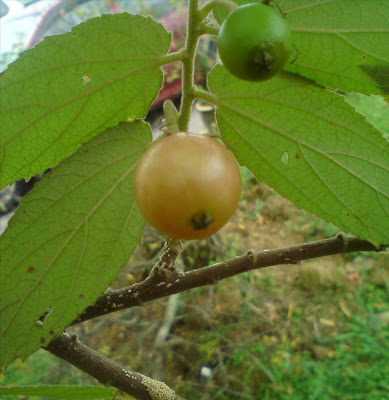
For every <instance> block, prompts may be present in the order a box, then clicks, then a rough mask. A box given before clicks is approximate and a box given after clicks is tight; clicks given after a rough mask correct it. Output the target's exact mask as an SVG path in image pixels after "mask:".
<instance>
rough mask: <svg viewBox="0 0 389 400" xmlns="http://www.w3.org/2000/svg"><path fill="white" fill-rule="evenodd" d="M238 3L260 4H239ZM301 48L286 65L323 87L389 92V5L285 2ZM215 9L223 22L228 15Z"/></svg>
mask: <svg viewBox="0 0 389 400" xmlns="http://www.w3.org/2000/svg"><path fill="white" fill-rule="evenodd" d="M235 2H236V3H237V4H239V5H242V4H248V3H255V2H258V3H260V2H261V1H260V0H256V1H253V0H236V1H235ZM277 5H278V6H279V7H280V9H281V10H282V11H283V13H285V14H286V19H287V20H288V23H289V25H290V28H291V31H292V38H293V42H294V43H295V45H296V48H297V54H296V56H297V60H296V61H295V62H294V63H293V64H292V63H288V64H286V66H285V69H286V70H287V71H291V72H297V73H298V74H300V75H302V76H305V77H307V78H310V79H313V80H315V81H316V82H317V83H318V84H320V85H323V86H326V87H331V88H335V89H342V90H344V91H347V92H352V91H354V92H361V93H364V94H366V95H370V94H383V95H385V96H386V98H387V94H388V91H389V81H388V79H387V76H388V57H387V55H388V54H389V40H388V34H389V29H388V26H389V4H388V2H387V1H386V0H369V1H366V0H354V1H342V0H336V1H331V2H328V1H316V2H312V1H310V0H279V1H277ZM227 14H228V13H227V12H226V11H225V10H223V9H221V8H220V7H219V8H218V9H216V10H215V11H214V15H215V17H216V19H217V21H218V22H219V23H221V22H222V21H223V20H224V19H225V18H226V16H227Z"/></svg>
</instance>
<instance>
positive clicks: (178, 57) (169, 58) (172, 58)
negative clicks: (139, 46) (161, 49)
mask: <svg viewBox="0 0 389 400" xmlns="http://www.w3.org/2000/svg"><path fill="white" fill-rule="evenodd" d="M185 54H186V52H185V49H181V50H179V51H176V52H174V53H170V54H166V55H164V56H162V57H160V59H159V60H158V61H159V62H158V65H161V66H162V65H167V64H171V63H173V62H176V61H183V60H184V58H185Z"/></svg>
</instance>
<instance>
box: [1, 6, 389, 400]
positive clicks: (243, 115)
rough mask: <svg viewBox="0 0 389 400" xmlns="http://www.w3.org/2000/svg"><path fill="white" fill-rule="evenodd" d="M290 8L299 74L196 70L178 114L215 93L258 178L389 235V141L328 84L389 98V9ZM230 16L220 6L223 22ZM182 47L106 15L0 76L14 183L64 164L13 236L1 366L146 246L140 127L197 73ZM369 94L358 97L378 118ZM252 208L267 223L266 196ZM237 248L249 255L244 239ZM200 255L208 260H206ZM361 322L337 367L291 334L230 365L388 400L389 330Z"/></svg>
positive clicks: (28, 201) (145, 22)
mask: <svg viewBox="0 0 389 400" xmlns="http://www.w3.org/2000/svg"><path fill="white" fill-rule="evenodd" d="M248 2H250V0H237V3H239V4H244V3H248ZM181 3H182V2H178V4H181ZM277 3H278V5H279V6H280V7H281V9H282V10H283V11H284V12H285V13H286V14H287V19H288V23H289V24H290V25H291V27H292V32H293V41H294V42H295V45H296V47H297V49H298V53H299V54H298V58H297V60H296V61H295V62H294V63H293V64H288V65H287V66H286V69H287V70H288V71H289V72H294V73H296V74H291V73H288V72H285V73H284V74H282V75H280V76H278V77H276V78H273V79H272V80H271V81H269V82H266V83H262V82H261V83H255V84H253V83H245V82H243V81H239V80H237V79H235V78H233V77H232V76H231V75H230V74H228V73H227V72H226V71H225V69H224V68H223V67H222V66H217V67H216V68H214V70H213V71H212V73H211V74H210V76H209V81H208V82H209V87H210V89H211V90H212V92H213V94H211V95H209V94H207V93H204V92H201V91H197V92H196V91H195V92H194V91H193V90H194V88H193V87H191V83H192V82H191V79H186V82H187V83H188V82H189V84H190V85H189V86H190V87H186V88H185V93H186V96H187V97H186V98H185V96H183V99H184V100H185V101H182V104H186V106H187V110H184V111H185V112H183V110H182V109H181V110H180V111H181V117H182V115H184V116H185V115H186V111H188V109H189V108H190V107H191V104H192V100H193V98H192V97H195V94H196V93H197V94H196V95H198V97H200V98H202V99H203V100H205V101H210V102H212V101H213V102H214V104H215V105H216V106H217V121H218V124H219V129H220V133H221V135H222V136H223V138H224V139H226V142H227V143H228V144H229V145H230V146H231V148H232V149H233V151H234V153H235V154H236V156H237V158H238V160H239V161H240V162H241V164H244V165H245V166H247V167H248V168H249V169H250V170H251V171H252V172H253V173H254V175H255V176H256V177H257V178H258V179H259V180H264V181H265V182H267V183H268V184H269V185H270V186H272V187H273V188H275V189H276V190H277V191H278V192H279V193H280V194H281V195H283V196H285V197H287V198H289V199H290V200H291V201H293V202H294V203H295V204H296V205H297V206H299V207H301V208H304V209H305V210H307V211H309V212H311V213H315V214H317V215H318V216H320V217H321V218H323V219H324V220H326V221H329V222H331V223H333V224H335V225H337V226H339V227H340V228H342V229H344V230H346V231H347V232H351V233H353V234H355V235H357V236H360V237H361V238H365V239H368V240H371V241H373V242H375V243H387V242H388V241H389V215H388V210H389V185H388V182H389V144H388V142H387V141H385V139H384V138H383V137H382V135H381V134H380V133H379V132H377V131H376V130H375V129H374V128H372V127H371V126H370V125H369V123H368V122H367V121H366V119H365V117H363V116H361V115H358V114H357V113H356V112H355V111H354V109H353V108H352V107H351V106H350V105H349V104H347V103H346V102H345V101H344V99H343V97H341V96H339V95H337V94H335V93H334V92H333V91H329V90H326V88H327V87H329V88H336V89H341V90H343V91H358V92H361V93H364V94H368V95H370V94H371V93H373V94H381V95H384V96H387V93H388V87H389V85H388V80H387V71H388V68H389V63H388V60H387V54H389V31H388V26H389V24H388V19H389V4H388V2H387V1H386V0H370V1H368V2H367V1H365V0H355V1H348V0H334V1H331V2H329V1H327V0H318V1H315V2H313V3H312V1H311V0H279V1H278V2H277ZM222 14H223V13H220V14H219V9H217V10H215V16H216V18H217V19H218V20H219V22H221V20H222V18H223V15H222ZM225 14H226V13H224V15H225ZM197 22H198V26H200V27H201V28H203V26H202V25H201V23H202V22H203V21H197ZM194 25H195V24H194ZM195 28H196V27H194V26H191V27H190V29H192V30H193V32H192V34H193V37H196V38H197V36H196V35H200V33H201V32H200V31H199V30H196V29H197V28H196V29H195ZM201 28H200V29H201ZM209 31H211V32H214V30H213V29H212V28H211V27H208V32H209ZM203 33H204V32H203ZM192 39H193V38H192ZM170 42H171V35H170V34H169V33H168V32H167V31H166V29H165V28H164V27H163V26H162V25H160V24H158V23H157V22H155V21H154V20H152V19H151V18H148V17H143V16H140V15H136V16H131V15H128V14H120V15H114V16H107V15H105V16H103V17H100V18H95V19H91V20H89V21H87V22H85V23H83V24H81V25H79V26H78V27H75V28H74V29H73V30H72V31H71V32H69V33H66V34H63V35H59V36H55V37H48V38H46V39H45V40H44V42H43V43H41V44H39V45H38V46H36V47H35V48H34V49H31V50H28V51H26V52H25V53H23V54H22V55H21V56H20V58H19V59H18V60H17V61H15V62H14V63H13V64H11V65H10V66H9V68H8V69H7V70H6V71H5V72H4V74H3V75H2V76H1V96H2V97H1V101H2V108H1V114H0V117H1V121H2V126H1V130H2V132H1V135H0V144H1V149H0V162H1V176H0V178H1V183H0V186H3V185H5V184H7V183H10V182H13V181H14V180H16V179H19V178H23V177H26V178H28V177H31V176H33V175H34V174H36V173H37V172H44V171H45V170H47V169H48V168H52V167H55V168H54V170H53V171H52V172H51V173H49V174H47V176H46V177H45V178H44V179H43V181H42V182H41V183H40V184H38V185H37V187H36V188H35V189H34V190H33V191H32V192H31V193H30V194H29V195H28V196H27V197H26V198H25V199H24V201H23V203H22V206H21V207H20V209H19V210H18V211H17V213H16V215H15V217H14V218H13V219H12V220H11V223H10V225H9V228H8V230H7V231H6V233H5V235H4V236H3V237H2V239H1V249H2V264H1V275H0V285H1V287H2V288H3V287H5V288H6V290H5V291H4V293H2V296H1V298H0V312H1V316H0V322H1V323H0V327H1V329H0V336H1V348H0V360H1V365H8V364H9V363H11V362H12V361H13V360H14V359H15V358H16V357H21V358H23V359H25V358H26V357H27V356H28V355H29V354H31V353H33V352H34V351H35V350H37V349H38V348H39V347H41V346H42V345H44V344H45V343H46V344H47V343H48V342H49V340H50V339H51V337H52V336H53V335H55V334H56V333H58V332H61V331H62V330H63V328H64V327H66V326H67V325H68V324H69V323H71V322H72V320H73V319H75V318H76V317H77V316H78V315H79V313H80V312H82V310H83V309H84V308H85V307H87V306H88V305H90V304H91V303H92V302H93V301H94V300H95V299H96V297H97V296H98V295H99V294H101V293H102V292H103V291H104V289H105V288H106V287H107V286H108V284H109V283H110V282H111V281H112V280H113V279H114V277H115V276H116V275H117V273H118V271H119V270H120V269H121V267H122V266H123V265H124V264H125V263H126V262H127V260H128V259H129V257H130V255H131V254H132V252H133V250H134V249H135V247H136V246H137V245H138V244H139V242H140V237H141V233H142V229H143V226H144V221H143V218H142V216H141V215H140V213H139V211H138V209H137V206H136V205H135V202H134V193H133V172H134V168H135V165H136V163H137V160H138V159H139V157H140V156H141V154H142V153H143V152H144V150H145V148H146V147H147V145H148V143H149V142H150V140H151V132H150V127H149V126H147V125H146V124H144V123H142V122H140V121H135V122H128V121H134V120H137V119H140V118H143V117H144V116H145V115H146V113H147V111H148V108H149V106H150V104H151V102H152V101H153V100H154V98H155V96H156V95H157V93H158V91H159V89H160V88H161V85H162V73H161V70H160V67H161V66H163V65H164V64H167V63H170V62H172V61H177V60H180V61H183V62H184V68H185V65H186V68H187V70H189V71H190V68H191V62H190V61H191V60H188V57H187V54H188V53H187V52H186V53H176V54H175V57H176V58H175V59H172V58H171V57H170V58H167V57H166V56H165V54H166V52H167V51H168V49H169V46H170ZM188 42H191V43H192V44H193V42H194V39H193V40H192V41H191V40H189V41H188ZM192 48H193V49H194V46H192ZM188 66H189V67H188ZM298 74H300V75H301V76H299V75H298ZM307 78H309V79H311V80H309V79H307ZM187 86H188V85H187ZM356 96H357V95H354V94H351V95H349V96H348V97H347V101H348V102H349V103H350V104H352V105H353V106H354V107H355V108H356V109H357V110H358V111H359V112H360V113H362V114H364V115H367V111H366V108H365V107H364V106H363V105H362V103H360V104H357V103H358V102H357V101H356V99H357V97H356ZM361 98H362V97H359V99H361ZM371 99H372V98H371ZM365 100H366V99H365ZM376 100H377V99H376ZM365 104H367V103H366V102H365ZM380 104H384V103H380ZM385 104H386V103H385ZM385 107H386V105H385ZM385 110H386V109H385ZM188 119H189V118H188ZM368 120H369V121H371V118H370V117H369V119H368ZM375 121H376V126H377V128H378V129H381V130H382V131H385V130H386V129H387V126H388V117H387V113H386V114H385V115H384V116H383V117H382V119H381V120H380V122H377V118H376V119H375ZM119 123H120V124H119ZM118 124H119V125H118ZM102 132H103V133H102ZM98 135H99V136H98ZM85 142H87V143H85ZM66 157H69V158H67V159H65V158H66ZM64 159H65V160H64ZM62 160H64V161H63V162H62V163H61V164H59V163H60V162H61V161H62ZM58 164H59V165H58ZM57 165H58V166H57ZM56 166H57V167H56ZM161 167H163V166H161ZM245 179H249V178H248V176H246V177H245ZM253 204H254V209H253V210H252V211H253V216H254V214H257V213H258V211H259V210H260V208H261V207H262V203H261V202H260V201H258V202H254V203H253ZM320 229H322V228H320ZM323 229H324V228H323ZM309 234H310V235H311V233H309ZM228 251H229V252H230V253H231V255H232V256H234V255H236V253H237V249H236V246H235V243H234V242H231V243H230V247H229V249H228ZM206 256H207V255H206ZM190 257H192V258H190ZM222 257H223V258H222ZM220 258H221V259H225V253H224V254H223V255H220ZM188 260H189V261H191V260H192V263H194V257H193V255H192V254H189V255H188ZM262 285H263V286H265V285H266V286H267V287H272V289H274V290H275V289H276V287H275V278H274V277H273V276H270V275H269V276H268V278H265V279H263V281H262ZM197 290H198V292H197V293H200V292H202V291H204V290H205V289H197ZM193 292H195V291H193ZM364 301H365V300H364ZM362 303H363V304H364V305H365V306H366V304H367V303H366V301H365V302H362ZM350 329H351V331H352V332H354V333H355V334H354V333H353V334H352V335H349V336H342V337H338V338H337V339H336V340H335V339H334V342H333V343H332V345H333V346H334V347H335V348H336V357H335V361H331V362H330V361H328V364H325V363H322V364H320V363H318V362H317V361H316V360H310V359H306V358H302V357H300V356H299V357H297V356H296V357H289V356H288V355H287V353H288V352H289V350H290V349H288V348H287V345H286V344H285V341H284V342H283V346H284V347H282V348H281V349H278V352H276V354H275V355H274V357H275V358H274V359H273V360H271V359H265V360H264V359H263V358H264V357H263V355H264V351H265V350H266V352H269V349H270V346H267V345H266V344H264V345H263V346H262V347H261V346H258V347H253V348H251V349H249V350H247V348H245V352H242V353H241V354H240V355H239V356H238V355H237V354H235V353H234V354H233V361H232V362H231V365H232V366H234V367H235V366H239V365H240V364H241V363H247V364H246V365H245V367H246V366H247V369H246V374H245V375H244V376H243V377H242V379H243V382H244V383H245V385H246V389H247V388H248V387H249V386H250V382H251V381H252V380H253V379H255V378H256V377H258V376H261V377H262V378H263V379H265V380H269V381H270V383H269V386H268V387H266V390H265V393H267V394H268V396H270V397H268V398H272V399H277V398H279V399H282V400H284V399H286V398H288V397H285V396H290V395H291V394H290V393H289V386H288V387H285V386H284V385H283V382H284V380H286V378H290V377H292V378H291V379H292V381H293V385H294V387H295V388H297V389H293V390H295V392H294V394H293V396H294V397H293V399H299V398H301V399H303V398H304V399H312V400H313V399H316V398H317V399H319V398H320V399H324V400H325V398H324V397H320V396H319V394H320V393H322V392H321V391H322V388H327V387H328V386H329V382H332V381H334V380H335V381H336V379H338V380H337V381H336V385H338V386H339V387H341V383H342V382H343V381H345V382H346V384H345V387H346V388H347V390H348V392H344V393H342V392H341V391H340V392H339V390H341V389H339V390H338V388H336V389H334V390H332V392H331V391H329V392H328V393H329V395H331V396H332V397H333V396H338V395H339V396H343V397H344V396H348V394H347V393H353V394H354V395H355V396H358V393H359V392H358V391H356V390H354V388H353V385H352V383H353V382H355V381H357V382H358V385H356V387H357V388H358V390H359V391H360V393H364V392H363V390H364V384H362V383H361V382H362V380H361V382H359V381H358V379H359V378H358V377H359V376H363V377H364V378H363V379H365V380H366V379H367V380H369V382H373V385H375V386H374V388H372V386H369V387H370V389H371V392H370V393H372V396H370V397H369V398H370V399H377V400H378V399H379V397H374V396H379V393H380V390H381V389H382V388H383V389H382V390H384V389H387V387H385V383H384V382H385V379H384V378H385V377H386V376H387V374H388V369H387V365H389V359H388V356H387V355H388V354H389V351H388V348H387V338H388V336H387V332H386V330H384V329H383V328H382V327H378V326H377V325H376V324H375V323H371V320H370V317H369V316H364V317H363V318H362V319H361V320H357V319H354V320H353V322H352V324H351V325H350ZM385 329H386V328H385ZM377 332H378V333H379V335H377ZM383 339H385V340H383ZM219 340H220V338H217V339H215V338H210V339H209V340H208V339H207V341H205V342H204V343H203V344H202V345H203V347H202V349H201V354H205V355H207V356H208V357H215V355H214V354H213V352H212V349H213V348H214V347H215V345H218V344H219ZM353 346H356V347H357V348H358V349H360V351H359V350H358V352H357V353H356V354H357V355H356V358H355V357H353V358H352V357H351V356H349V354H348V353H347V351H348V349H349V348H350V347H353ZM369 354H370V355H371V357H372V358H371V359H370V358H369V357H370V356H369ZM213 360H216V358H215V359H213ZM370 361H374V363H372V362H370ZM323 365H326V366H327V367H328V368H327V369H326V370H324V369H322V366H323ZM376 365H377V366H378V367H377V368H376V367H375V366H376ZM294 371H298V373H296V374H295V375H293V373H294ZM257 374H258V375H257ZM262 378H261V379H262ZM377 382H378V383H377ZM367 386H368V385H366V387H367ZM280 388H281V389H280ZM246 389H245V390H246ZM370 389H369V390H370ZM298 390H300V392H298ZM337 390H338V391H337ZM353 390H354V392H353ZM374 390H376V394H375V392H374ZM248 392H249V390H248V389H247V393H248ZM296 393H297V394H296ZM298 393H301V395H300V394H298ZM365 394H366V393H364V395H365ZM298 396H300V397H298ZM301 396H303V397H301ZM309 396H310V397H309ZM315 396H316V397H315ZM218 398H220V399H221V398H222V397H218ZM344 398H345V399H348V397H344ZM354 398H355V399H358V397H354ZM380 400H381V399H380Z"/></svg>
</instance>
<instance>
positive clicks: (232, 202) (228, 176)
mask: <svg viewBox="0 0 389 400" xmlns="http://www.w3.org/2000/svg"><path fill="white" fill-rule="evenodd" d="M241 192H242V179H241V175H240V170H239V166H238V163H237V162H236V160H235V157H234V156H233V154H232V153H231V152H230V151H229V150H227V148H226V147H225V146H224V145H223V144H221V143H220V142H219V141H217V140H216V139H214V138H211V137H209V136H205V135H199V134H192V133H177V134H173V135H168V136H165V137H163V138H162V139H159V140H157V141H156V142H155V143H153V144H152V145H151V146H150V147H149V148H148V150H147V151H146V152H145V154H144V155H143V157H142V158H141V159H140V161H139V164H138V166H137V169H136V172H135V194H136V201H137V203H138V205H139V208H140V210H141V212H142V214H143V216H144V217H145V218H146V220H147V221H148V222H149V223H150V225H151V226H153V227H154V228H155V229H157V230H158V231H160V232H161V233H163V234H165V235H167V236H169V237H172V238H176V239H185V240H190V239H201V238H204V237H207V236H210V235H212V234H213V233H215V232H216V231H218V230H219V229H220V228H221V227H222V226H223V225H225V224H226V222H227V221H228V220H229V219H230V218H231V216H232V215H233V214H234V212H235V210H236V209H237V207H238V204H239V200H240V197H241ZM199 215H200V216H202V215H205V216H206V222H207V223H204V224H203V225H204V226H198V224H196V223H194V222H193V218H194V217H195V216H199ZM210 221H212V222H210ZM208 222H209V224H208ZM200 225H202V224H200Z"/></svg>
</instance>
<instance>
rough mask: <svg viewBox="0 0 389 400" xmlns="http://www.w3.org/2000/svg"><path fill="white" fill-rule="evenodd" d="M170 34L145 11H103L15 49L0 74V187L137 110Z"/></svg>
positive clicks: (152, 92) (155, 87) (143, 109)
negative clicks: (33, 44) (17, 55)
mask: <svg viewBox="0 0 389 400" xmlns="http://www.w3.org/2000/svg"><path fill="white" fill-rule="evenodd" d="M170 41H171V35H170V34H169V33H168V32H167V31H166V30H165V28H164V27H163V26H162V25H161V24H158V23H157V22H155V21H154V20H153V19H152V18H150V17H143V16H140V15H135V16H133V15H129V14H118V15H112V16H110V15H104V16H102V17H99V18H94V19H91V20H89V21H87V22H85V23H82V24H80V25H79V26H77V27H75V28H74V29H72V31H71V32H69V33H65V34H63V35H59V36H51V37H47V38H46V39H45V40H44V41H43V43H40V44H39V45H37V46H36V47H35V48H34V49H31V50H28V51H26V52H24V53H22V54H21V55H20V58H19V59H18V60H17V61H16V62H15V63H13V64H11V65H10V66H9V67H8V69H7V70H6V71H5V72H4V75H3V76H2V79H1V87H0V89H1V96H2V97H1V101H2V107H1V114H0V118H1V123H2V134H1V136H0V145H1V151H0V163H1V164H2V173H1V177H0V179H1V180H0V187H3V186H4V185H6V184H8V183H11V182H13V181H15V180H17V179H20V178H30V177H31V176H33V175H35V174H36V173H38V172H44V171H45V170H46V169H48V168H50V167H53V166H55V165H57V164H58V162H59V161H61V160H62V159H63V158H65V157H67V156H69V155H70V154H71V153H73V152H74V151H76V150H77V149H78V148H79V147H80V145H81V144H82V143H83V142H86V141H87V140H90V139H91V138H92V137H94V136H96V135H97V134H99V133H100V132H102V131H103V130H104V129H106V128H108V127H111V126H114V125H117V124H118V123H119V122H120V121H128V120H129V119H136V118H142V117H144V116H145V115H146V113H147V111H148V108H149V106H150V104H151V102H152V101H153V100H154V98H155V96H156V95H157V93H158V91H159V89H160V88H161V84H162V72H161V70H160V66H161V65H163V63H164V62H163V61H161V56H163V55H165V54H166V52H167V50H168V49H169V46H170Z"/></svg>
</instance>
